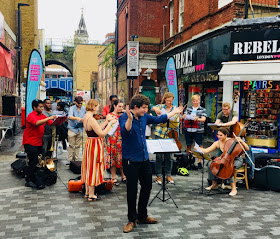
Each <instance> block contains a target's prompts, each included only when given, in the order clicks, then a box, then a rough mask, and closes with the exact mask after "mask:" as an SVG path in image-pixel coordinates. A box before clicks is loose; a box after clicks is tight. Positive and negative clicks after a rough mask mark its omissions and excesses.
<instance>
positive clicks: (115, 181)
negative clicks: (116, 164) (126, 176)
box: [112, 178, 120, 186]
mask: <svg viewBox="0 0 280 239" xmlns="http://www.w3.org/2000/svg"><path fill="white" fill-rule="evenodd" d="M112 180H113V184H114V185H115V186H119V185H120V183H119V181H118V179H116V178H112Z"/></svg>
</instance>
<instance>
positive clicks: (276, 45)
mask: <svg viewBox="0 0 280 239" xmlns="http://www.w3.org/2000/svg"><path fill="white" fill-rule="evenodd" d="M279 59H280V30H279V29H266V30H261V31H244V32H234V33H232V37H231V60H233V61H234V60H238V61H241V60H245V61H246V60H279Z"/></svg>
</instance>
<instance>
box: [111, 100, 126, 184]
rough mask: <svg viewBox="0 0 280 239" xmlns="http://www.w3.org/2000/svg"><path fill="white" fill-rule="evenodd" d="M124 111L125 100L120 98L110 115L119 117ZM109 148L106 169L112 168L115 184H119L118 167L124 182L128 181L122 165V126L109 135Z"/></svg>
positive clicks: (112, 107)
mask: <svg viewBox="0 0 280 239" xmlns="http://www.w3.org/2000/svg"><path fill="white" fill-rule="evenodd" d="M122 112H123V102H121V101H120V100H115V101H114V102H113V104H112V106H111V109H110V113H109V114H108V115H110V116H112V117H113V118H116V119H118V118H119V117H120V114H122ZM106 148H107V157H106V169H110V171H111V176H112V180H113V183H114V185H115V186H118V185H119V181H118V180H117V177H116V175H117V168H119V169H120V173H121V177H122V182H123V183H126V177H125V175H124V173H123V167H122V137H121V129H120V126H118V128H117V129H116V131H115V132H114V133H113V134H112V135H109V137H108V138H107V143H106Z"/></svg>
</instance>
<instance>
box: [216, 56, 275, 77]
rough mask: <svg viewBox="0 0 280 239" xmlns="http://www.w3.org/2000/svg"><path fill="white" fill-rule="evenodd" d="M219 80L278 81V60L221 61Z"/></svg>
mask: <svg viewBox="0 0 280 239" xmlns="http://www.w3.org/2000/svg"><path fill="white" fill-rule="evenodd" d="M222 64H223V67H222V69H221V70H220V72H219V80H220V81H265V80H266V81H268V80H272V81H280V61H278V60H276V61H246V62H223V63H222Z"/></svg>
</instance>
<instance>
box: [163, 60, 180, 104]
mask: <svg viewBox="0 0 280 239" xmlns="http://www.w3.org/2000/svg"><path fill="white" fill-rule="evenodd" d="M165 78H166V83H167V87H168V90H169V92H171V93H173V95H174V101H173V105H175V106H178V90H177V88H178V87H177V75H176V67H175V60H174V58H173V57H170V58H169V59H168V61H167V63H166V66H165Z"/></svg>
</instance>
